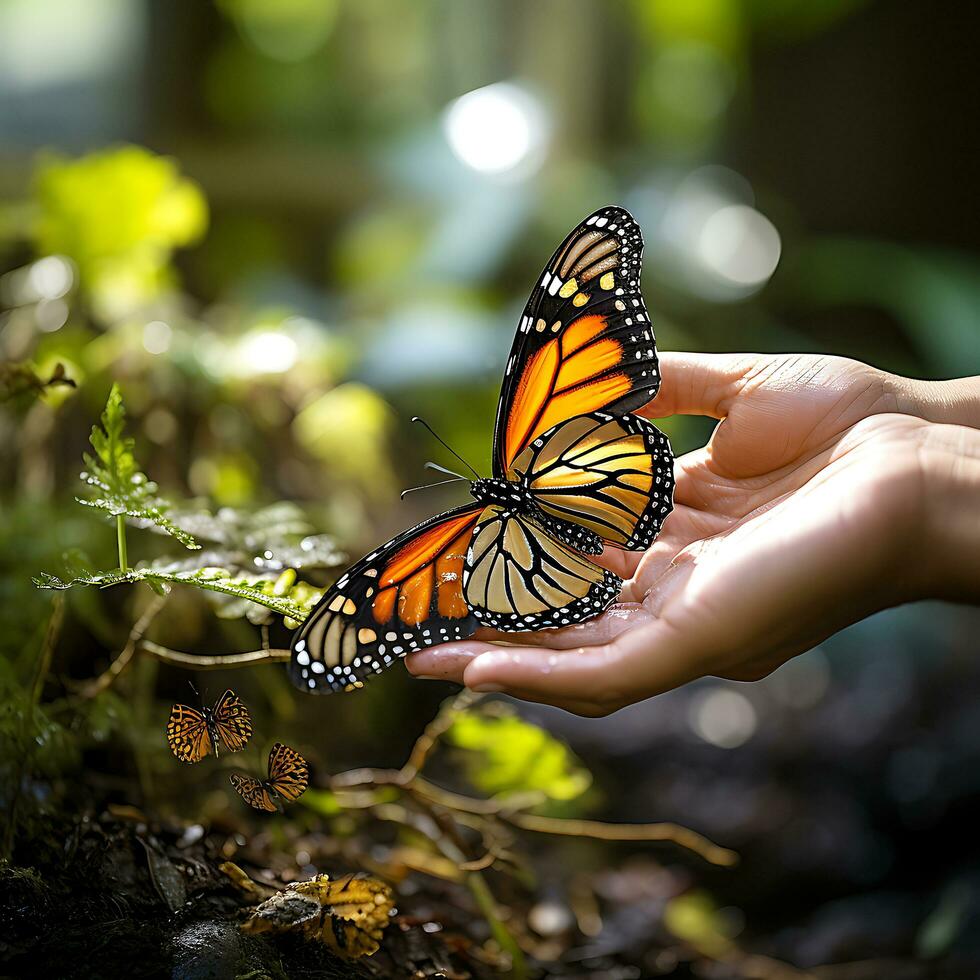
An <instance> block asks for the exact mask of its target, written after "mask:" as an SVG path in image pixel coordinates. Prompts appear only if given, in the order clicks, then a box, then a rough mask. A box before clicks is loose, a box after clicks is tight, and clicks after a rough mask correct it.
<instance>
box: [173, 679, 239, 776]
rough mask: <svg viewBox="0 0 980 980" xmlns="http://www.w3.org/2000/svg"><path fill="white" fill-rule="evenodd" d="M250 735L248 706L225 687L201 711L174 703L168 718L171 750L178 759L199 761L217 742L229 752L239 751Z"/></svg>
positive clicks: (216, 749) (214, 750)
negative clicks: (208, 705) (211, 702)
mask: <svg viewBox="0 0 980 980" xmlns="http://www.w3.org/2000/svg"><path fill="white" fill-rule="evenodd" d="M251 737H252V721H251V719H250V718H249V714H248V709H247V708H246V707H245V705H244V704H243V703H242V700H241V698H239V697H238V695H237V694H236V693H235V692H234V691H225V693H224V694H222V695H221V697H220V698H218V700H217V701H216V702H215V703H214V707H213V708H208V707H202V708H201V710H200V711H198V710H197V709H196V708H192V707H190V705H187V704H175V705H174V706H173V710H172V711H171V712H170V720H169V721H168V722H167V741H168V742H169V743H170V750H171V751H172V752H173V754H174V755H175V756H177V758H178V759H180V761H181V762H191V763H193V762H200V761H201V759H203V758H204V757H205V756H206V755H208V754H210V753H211V752H212V751H213V752H214V754H215V755H217V754H218V745H219V744H221V745H224V747H225V748H226V749H227V750H228V751H229V752H241V750H242V749H243V748H245V744H246V743H247V742H248V740H249V739H250V738H251Z"/></svg>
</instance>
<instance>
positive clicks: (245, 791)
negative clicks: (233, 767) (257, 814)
mask: <svg viewBox="0 0 980 980" xmlns="http://www.w3.org/2000/svg"><path fill="white" fill-rule="evenodd" d="M228 778H229V779H230V780H231V785H232V786H234V787H235V789H236V791H237V792H238V795H239V796H240V797H241V798H242V799H243V800H244V801H245V802H246V803H247V804H248V805H249V806H250V807H254V808H255V809H256V810H265V811H267V812H268V813H275V812H276V810H278V809H279V807H277V806H276V803H275V801H274V800H273V799H272V797H271V796H270V795H269V791H268V790H267V789H266V787H265V784H264V783H263V782H262V780H261V779H256V778H255V777H254V776H246V775H245V773H243V772H233V773H232V774H231V775H230V776H229V777H228Z"/></svg>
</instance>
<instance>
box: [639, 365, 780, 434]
mask: <svg viewBox="0 0 980 980" xmlns="http://www.w3.org/2000/svg"><path fill="white" fill-rule="evenodd" d="M764 356H765V355H761V354H691V353H681V352H664V353H662V354H661V355H660V374H661V377H662V378H663V380H662V382H661V385H660V391H659V392H658V394H657V397H656V398H654V399H653V401H652V402H650V403H649V404H648V405H647V406H646V407H645V408H643V409H642V410H641V414H642V415H646V416H647V417H648V418H654V419H659V418H665V417H666V416H668V415H707V416H709V417H711V418H715V419H721V418H724V417H725V416H726V415H727V414H728V408H729V404H730V402H731V401H732V399H734V398H735V396H736V395H737V394H738V391H739V387H740V384H741V382H742V379H743V378H744V377H745V376H746V375H747V374H748V373H749V372H750V371H752V370H753V368H754V367H755V365H756V364H757V363H758V361H759V360H760V358H762V357H764Z"/></svg>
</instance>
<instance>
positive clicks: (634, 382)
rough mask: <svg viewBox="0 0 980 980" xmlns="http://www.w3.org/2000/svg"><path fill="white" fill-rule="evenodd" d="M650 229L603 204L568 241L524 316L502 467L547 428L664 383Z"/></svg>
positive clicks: (510, 471) (624, 407)
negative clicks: (651, 291)
mask: <svg viewBox="0 0 980 980" xmlns="http://www.w3.org/2000/svg"><path fill="white" fill-rule="evenodd" d="M642 254H643V236H642V235H641V233H640V229H639V226H638V225H637V224H636V222H635V221H634V220H633V218H632V217H631V216H630V214H629V213H628V212H627V211H625V210H623V209H622V208H617V207H607V208H601V209H600V210H599V211H596V212H595V213H594V214H592V215H590V216H589V217H588V218H586V219H585V220H584V221H583V222H582V223H581V224H580V225H578V227H576V228H575V229H574V230H573V231H572V232H571V234H570V235H569V236H568V237H567V238H566V239H565V241H563V242H562V243H561V245H559V246H558V249H557V250H556V251H555V254H554V255H553V256H552V257H551V261H550V262H549V263H548V265H547V266H546V267H545V271H544V273H543V274H542V277H541V279H540V280H539V282H538V285H537V286H536V287H535V288H534V291H533V292H532V293H531V297H530V299H529V300H528V302H527V306H526V307H525V309H524V315H523V316H522V317H521V322H520V326H519V328H518V332H517V336H516V338H515V340H514V346H513V348H512V349H511V354H510V357H509V358H508V361H507V367H506V370H505V374H504V383H503V387H502V390H501V394H500V402H499V404H498V407H497V424H496V427H495V430H494V475H495V476H498V477H504V478H506V479H510V480H513V479H516V478H517V473H516V472H515V470H514V468H513V463H514V460H515V459H516V458H517V457H518V456H519V455H520V453H521V452H522V451H523V450H524V449H525V448H526V447H527V446H528V445H530V444H531V443H532V442H534V440H535V439H537V438H538V437H539V436H540V435H541V434H542V433H543V432H545V431H546V430H548V429H550V428H552V427H553V426H555V425H558V424H559V423H561V422H565V421H567V420H568V419H570V418H573V417H575V416H577V415H585V414H587V413H589V412H595V411H598V410H600V409H602V410H606V411H609V412H613V413H616V414H622V413H625V412H631V411H634V410H635V409H637V408H639V407H641V406H642V405H644V404H646V402H648V401H650V399H651V398H653V396H654V395H655V394H656V393H657V389H658V388H659V386H660V370H659V367H658V362H657V351H656V346H655V343H654V337H653V330H652V328H651V326H650V318H649V316H648V314H647V311H646V307H645V305H644V303H643V297H642V296H641V295H640V267H641V259H642Z"/></svg>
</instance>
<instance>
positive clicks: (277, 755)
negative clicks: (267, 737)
mask: <svg viewBox="0 0 980 980" xmlns="http://www.w3.org/2000/svg"><path fill="white" fill-rule="evenodd" d="M228 778H229V779H230V780H231V785H232V786H234V787H235V789H236V790H237V791H238V795H239V796H240V797H241V798H242V799H243V800H244V801H245V802H246V803H247V804H248V805H249V806H251V807H254V808H255V809H256V810H268V811H269V813H274V812H275V811H276V810H282V803H281V802H280V801H281V800H286V801H287V802H289V803H293V802H295V801H296V800H298V799H299V798H300V797H301V796H302V795H303V793H304V792H305V791H306V787H307V786H308V785H309V782H310V767H309V766H308V765H307V764H306V759H304V758H303V757H302V756H301V755H300V754H299V753H298V752H297V751H296V750H295V749H291V748H290V747H289V746H288V745H283V744H282V742H276V744H275V745H273V746H272V750H271V751H270V752H269V778H268V779H256V778H255V776H247V775H246V774H245V773H243V772H233V773H232V774H231V775H230V776H229V777H228Z"/></svg>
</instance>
